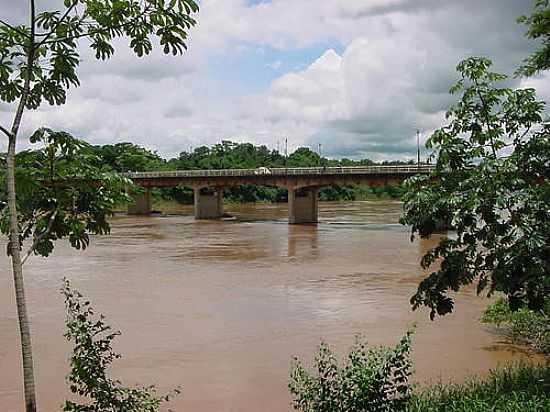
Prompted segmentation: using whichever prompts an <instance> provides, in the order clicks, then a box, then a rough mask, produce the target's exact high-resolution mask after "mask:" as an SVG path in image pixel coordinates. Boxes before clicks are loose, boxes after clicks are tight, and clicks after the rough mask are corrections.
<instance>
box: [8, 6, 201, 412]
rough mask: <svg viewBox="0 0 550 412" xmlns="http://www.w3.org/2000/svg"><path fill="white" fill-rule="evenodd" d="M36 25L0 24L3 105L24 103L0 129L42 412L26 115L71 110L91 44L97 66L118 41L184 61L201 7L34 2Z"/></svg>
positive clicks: (24, 329)
mask: <svg viewBox="0 0 550 412" xmlns="http://www.w3.org/2000/svg"><path fill="white" fill-rule="evenodd" d="M29 6H30V7H29V9H30V10H29V23H28V25H18V26H17V25H13V24H10V23H9V22H6V21H4V20H0V99H1V100H2V101H5V102H7V103H13V102H16V101H17V103H16V107H15V112H14V116H13V122H12V125H11V127H10V128H8V127H5V126H3V125H0V130H1V131H2V132H3V133H4V134H5V135H6V136H7V139H8V151H7V156H6V181H7V204H8V205H7V207H8V215H9V254H10V257H11V261H12V271H13V277H14V284H15V294H16V302H17V313H18V318H19V326H20V334H21V347H22V357H23V376H24V388H25V405H26V411H27V412H34V411H36V396H35V389H34V376H33V375H34V373H33V361H32V349H31V339H30V327H29V321H28V316H27V307H26V303H25V292H24V283H23V269H22V257H21V247H22V245H21V236H20V224H19V221H18V211H17V200H16V185H15V170H16V168H15V153H16V143H17V138H18V134H19V128H20V125H21V121H22V118H23V113H24V111H25V109H37V108H38V107H40V105H41V104H42V102H43V100H45V101H47V102H48V103H49V104H50V105H60V104H64V103H65V100H66V91H67V89H68V88H69V87H71V86H72V87H76V86H78V85H79V84H80V80H79V78H78V74H77V68H78V65H79V62H80V56H79V53H78V50H79V45H80V42H81V41H84V40H86V41H88V42H89V46H90V47H91V48H92V49H93V50H94V51H95V57H96V58H97V59H101V60H105V59H108V58H110V57H111V56H112V55H113V53H114V51H115V50H114V46H113V43H114V40H115V39H116V38H121V37H125V38H128V39H129V40H130V44H129V47H130V48H131V49H132V50H133V51H134V53H135V54H136V55H137V56H140V57H141V56H144V55H147V54H149V53H150V52H151V50H152V48H153V39H155V38H156V39H158V40H159V43H160V45H161V47H162V48H163V51H164V53H172V54H174V55H177V54H181V53H183V51H184V50H185V49H186V40H187V31H188V30H189V29H190V28H191V27H192V26H194V25H195V20H194V19H193V17H192V15H193V13H196V12H197V11H198V5H197V3H196V2H195V1H194V0H144V1H138V0H64V1H63V7H62V8H61V9H59V10H53V11H42V12H37V10H36V5H35V0H29Z"/></svg>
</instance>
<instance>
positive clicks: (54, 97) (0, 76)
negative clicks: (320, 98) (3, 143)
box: [0, 0, 198, 109]
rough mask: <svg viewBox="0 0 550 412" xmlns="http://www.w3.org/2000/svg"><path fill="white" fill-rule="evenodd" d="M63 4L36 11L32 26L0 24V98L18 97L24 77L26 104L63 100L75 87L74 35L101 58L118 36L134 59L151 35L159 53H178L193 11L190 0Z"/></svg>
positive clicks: (68, 0)
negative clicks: (157, 44)
mask: <svg viewBox="0 0 550 412" xmlns="http://www.w3.org/2000/svg"><path fill="white" fill-rule="evenodd" d="M63 5H64V7H63V8H62V9H61V10H52V11H42V12H40V13H38V14H37V15H36V18H35V19H34V21H35V23H36V27H35V26H34V25H31V26H30V27H27V26H24V25H21V26H13V25H10V24H8V23H5V22H2V24H0V99H1V100H3V101H5V102H8V103H11V102H13V101H15V100H16V99H18V98H20V97H21V96H22V94H23V92H24V88H25V87H24V83H25V79H27V78H28V79H29V80H30V86H29V95H28V97H27V99H26V107H27V108H29V109H36V108H38V107H39V106H40V105H41V103H42V101H43V100H46V101H47V102H48V103H49V104H50V105H60V104H64V103H65V100H66V90H67V89H68V88H69V87H71V86H73V87H77V86H79V85H80V81H79V79H78V75H77V72H76V71H77V68H78V65H79V63H80V60H81V59H80V54H79V51H78V47H79V39H83V38H85V39H87V40H88V41H89V45H90V48H91V49H92V50H93V51H94V52H95V57H96V58H97V59H101V60H105V59H108V58H110V57H111V56H112V55H113V53H114V52H115V49H114V41H115V40H116V38H119V37H126V38H128V39H129V46H130V48H131V49H132V50H133V52H134V53H135V54H136V55H137V56H139V57H141V56H144V55H147V54H149V53H150V52H151V50H152V49H153V42H152V39H151V37H153V36H155V37H157V38H158V39H159V42H160V45H161V47H162V49H163V51H164V53H172V54H174V55H176V54H181V53H183V51H184V50H185V49H186V48H187V46H186V41H187V30H189V29H190V28H191V27H192V26H194V25H195V23H196V22H195V20H194V19H193V18H192V17H191V16H192V14H193V13H196V12H197V11H198V5H197V4H196V2H195V1H194V0H147V1H145V2H143V1H139V0H64V2H63ZM27 75H28V77H27Z"/></svg>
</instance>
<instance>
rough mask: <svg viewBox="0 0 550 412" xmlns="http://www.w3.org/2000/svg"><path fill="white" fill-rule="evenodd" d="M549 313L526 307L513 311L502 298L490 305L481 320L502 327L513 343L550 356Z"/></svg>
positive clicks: (547, 304)
mask: <svg viewBox="0 0 550 412" xmlns="http://www.w3.org/2000/svg"><path fill="white" fill-rule="evenodd" d="M549 301H550V300H549ZM548 306H549V302H546V305H545V307H546V308H548ZM548 313H549V312H548V310H547V309H545V310H544V311H540V312H535V311H532V310H530V309H527V308H526V307H522V308H519V309H518V310H517V311H512V310H511V309H510V305H509V304H508V301H507V300H506V299H504V298H500V299H498V300H497V301H496V302H495V303H493V304H491V305H489V307H488V308H487V310H486V311H485V313H484V314H483V317H482V319H481V320H482V322H484V323H489V324H493V325H496V326H497V327H500V328H501V329H502V330H503V331H504V333H505V334H506V335H507V336H508V338H509V339H510V340H511V341H512V342H515V343H521V344H527V345H529V346H532V347H533V348H534V349H535V350H537V351H539V352H542V353H546V354H550V316H549V315H548Z"/></svg>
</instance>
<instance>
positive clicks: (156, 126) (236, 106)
mask: <svg viewBox="0 0 550 412" xmlns="http://www.w3.org/2000/svg"><path fill="white" fill-rule="evenodd" d="M55 3H57V1H56V0H42V1H40V0H39V1H38V4H41V5H42V6H43V7H44V5H51V4H55ZM200 6H201V11H200V13H199V14H198V16H197V19H198V21H199V24H198V26H197V27H196V28H195V29H194V30H193V31H192V33H191V38H190V42H189V52H188V53H186V54H185V55H184V56H180V57H172V56H163V55H162V53H159V52H155V53H153V55H151V56H149V57H145V58H141V59H138V58H136V57H134V56H133V55H132V54H131V53H130V52H128V51H127V49H126V48H125V47H124V46H125V42H121V43H120V45H119V47H118V48H117V51H116V54H115V56H114V57H113V58H112V59H111V60H110V61H109V62H107V63H105V62H96V61H94V59H93V57H92V55H91V54H90V53H89V52H88V51H87V50H86V51H85V47H86V43H82V50H83V52H82V55H81V57H82V63H81V68H80V76H81V81H82V86H81V87H80V88H78V89H72V90H71V91H70V93H69V98H68V104H67V105H65V106H63V107H49V106H44V107H43V108H41V109H40V110H39V111H37V112H33V113H27V114H26V115H25V118H24V132H25V133H26V134H28V133H29V132H30V131H31V130H33V129H34V128H36V127H38V126H42V125H47V126H49V127H53V128H57V129H63V130H67V131H70V132H72V133H74V134H75V135H77V136H79V137H82V138H84V139H86V140H88V141H90V142H93V143H97V144H106V143H113V142H121V141H132V142H135V143H138V144H141V145H144V146H146V147H148V148H151V149H154V150H157V151H158V152H159V153H160V154H162V155H165V156H172V155H176V154H177V153H179V152H180V151H182V150H189V148H192V147H197V146H198V145H202V144H214V143H217V142H219V141H220V140H222V139H225V140H234V141H251V142H254V143H257V144H265V145H267V146H269V147H272V148H275V147H277V144H278V142H279V144H280V145H281V147H282V144H283V143H282V142H283V141H284V139H285V138H287V139H288V142H289V148H290V150H292V149H294V148H296V147H298V146H309V147H311V148H312V149H313V148H314V149H317V147H318V144H319V143H321V144H322V148H323V154H325V155H328V156H331V157H341V156H347V157H370V158H374V159H390V158H409V157H410V158H412V157H413V156H414V153H415V151H416V143H415V131H416V129H419V130H420V131H421V132H422V136H423V137H425V136H427V135H428V134H429V132H430V131H431V130H433V129H434V128H436V127H438V126H440V125H441V124H442V122H443V118H444V116H443V114H444V112H445V109H446V108H447V107H448V105H449V104H450V103H451V102H452V101H453V99H452V97H450V96H449V95H448V89H449V87H450V85H451V84H452V83H453V81H454V80H455V79H456V72H455V69H454V68H455V66H456V64H457V63H458V61H459V60H460V59H462V58H464V57H466V56H471V55H485V56H488V57H490V58H492V59H493V60H494V62H495V66H496V68H497V69H498V70H499V71H502V72H504V73H512V72H513V71H514V70H515V68H516V67H517V65H518V64H519V63H520V62H521V60H522V59H523V58H524V57H525V56H527V55H528V54H529V53H530V51H532V50H533V47H534V44H533V43H532V42H529V41H528V40H526V39H525V38H524V37H523V33H524V31H525V28H524V27H523V26H521V25H518V24H517V23H516V22H515V20H516V17H517V16H518V15H520V14H525V13H528V12H529V11H530V9H531V6H532V0H271V1H269V0H202V1H201V2H200ZM25 7H26V2H21V1H17V2H16V1H14V0H0V15H1V16H2V18H5V19H7V20H9V21H14V22H16V21H18V19H20V18H22V17H23V16H24V15H25V12H26V10H25ZM548 83H549V82H548V81H545V79H544V78H538V79H531V80H529V81H521V82H520V81H515V85H516V86H518V87H519V86H521V87H523V86H535V87H537V89H538V90H539V94H540V95H541V97H542V98H546V97H550V88H549V87H548ZM11 112H13V106H9V105H6V104H0V122H1V124H8V123H9V122H10V118H11ZM2 144H4V142H2ZM4 147H5V145H4Z"/></svg>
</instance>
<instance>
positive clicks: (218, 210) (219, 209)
mask: <svg viewBox="0 0 550 412" xmlns="http://www.w3.org/2000/svg"><path fill="white" fill-rule="evenodd" d="M221 217H223V189H222V188H216V189H215V190H214V191H213V192H212V193H205V192H201V189H200V188H195V219H197V220H203V219H220V218H221Z"/></svg>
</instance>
